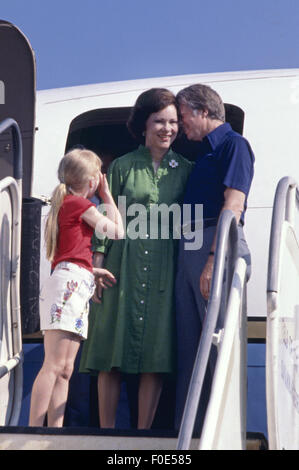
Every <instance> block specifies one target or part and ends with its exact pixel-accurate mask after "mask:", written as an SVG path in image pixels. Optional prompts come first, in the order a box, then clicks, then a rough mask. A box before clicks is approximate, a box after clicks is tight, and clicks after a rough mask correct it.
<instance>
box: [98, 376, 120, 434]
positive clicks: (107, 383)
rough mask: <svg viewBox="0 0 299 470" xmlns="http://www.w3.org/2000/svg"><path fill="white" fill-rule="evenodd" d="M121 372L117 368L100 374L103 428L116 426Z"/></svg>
mask: <svg viewBox="0 0 299 470" xmlns="http://www.w3.org/2000/svg"><path fill="white" fill-rule="evenodd" d="M120 387H121V374H120V372H118V371H117V370H111V371H110V372H100V373H99V376H98V396H99V415H100V426H101V428H114V427H115V418H116V410H117V405H118V401H119V396H120Z"/></svg>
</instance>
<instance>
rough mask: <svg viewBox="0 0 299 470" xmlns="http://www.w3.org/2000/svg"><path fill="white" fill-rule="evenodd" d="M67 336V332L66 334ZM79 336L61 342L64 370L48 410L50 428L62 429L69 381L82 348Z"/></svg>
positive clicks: (57, 380)
mask: <svg viewBox="0 0 299 470" xmlns="http://www.w3.org/2000/svg"><path fill="white" fill-rule="evenodd" d="M65 333H66V334H67V332H65ZM80 342H81V339H80V337H79V336H78V335H75V334H72V333H69V337H67V336H66V337H65V338H63V339H62V341H61V354H64V368H63V370H62V372H61V373H60V374H59V375H58V377H57V379H56V382H55V385H54V388H53V392H52V396H51V401H50V404H49V408H48V426H49V427H62V426H63V419H64V412H65V407H66V402H67V397H68V391H69V381H70V378H71V376H72V373H73V370H74V362H75V359H76V356H77V353H78V350H79V347H80Z"/></svg>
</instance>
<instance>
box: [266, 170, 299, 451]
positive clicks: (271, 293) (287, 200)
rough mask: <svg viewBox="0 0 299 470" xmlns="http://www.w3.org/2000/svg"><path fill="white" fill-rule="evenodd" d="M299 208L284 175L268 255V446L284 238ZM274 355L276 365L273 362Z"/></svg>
mask: <svg viewBox="0 0 299 470" xmlns="http://www.w3.org/2000/svg"><path fill="white" fill-rule="evenodd" d="M296 209H297V213H298V211H299V186H298V184H297V181H296V180H295V179H294V178H292V177H289V176H285V177H284V178H282V179H281V180H280V181H279V183H278V185H277V188H276V192H275V197H274V204H273V213H272V222H271V232H270V243H269V257H268V277H267V338H266V344H267V350H266V396H267V421H268V435H269V447H270V449H275V448H276V446H277V442H276V432H275V431H274V430H275V429H276V421H277V416H276V410H275V402H276V400H275V398H276V396H275V387H274V386H273V384H274V383H275V381H276V380H277V371H276V370H274V369H273V365H275V366H277V360H278V359H277V352H276V349H275V348H276V345H277V343H278V341H279V337H278V335H279V333H278V329H277V321H279V319H278V316H277V308H278V293H279V265H280V257H281V250H280V247H281V237H282V231H283V226H284V222H289V224H290V225H291V226H292V227H293V228H294V219H295V213H296ZM272 358H274V359H273V361H274V362H273V364H272Z"/></svg>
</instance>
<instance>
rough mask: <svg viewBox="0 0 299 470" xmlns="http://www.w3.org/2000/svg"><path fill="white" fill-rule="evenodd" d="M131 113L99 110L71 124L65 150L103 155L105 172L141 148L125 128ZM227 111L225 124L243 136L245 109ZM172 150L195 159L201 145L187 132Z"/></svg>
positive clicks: (78, 117)
mask: <svg viewBox="0 0 299 470" xmlns="http://www.w3.org/2000/svg"><path fill="white" fill-rule="evenodd" d="M130 110H131V108H130V107H126V108H107V109H96V110H92V111H89V112H87V113H84V114H81V115H79V116H77V117H76V118H75V119H74V120H73V121H72V123H71V125H70V129H69V135H68V139H67V144H66V151H67V150H69V149H71V148H72V147H75V146H77V145H83V146H84V147H85V148H88V149H90V150H93V151H94V152H96V153H97V154H98V155H100V156H101V158H102V160H103V171H104V172H105V171H106V170H107V168H108V166H109V164H110V162H111V161H112V160H114V159H115V158H117V157H120V156H121V155H124V154H125V153H127V152H130V151H132V150H133V149H135V148H136V147H137V146H138V144H137V143H136V141H135V140H134V139H133V137H132V136H131V135H130V133H129V131H128V129H127V126H126V122H127V119H128V117H129V113H130ZM225 111H226V121H227V122H229V123H230V124H231V126H232V128H233V129H234V130H235V131H237V132H239V133H240V134H242V133H243V124H244V112H243V111H242V109H241V108H239V107H238V106H235V105H232V104H225ZM172 147H173V149H174V150H175V151H176V152H178V153H181V154H182V155H183V156H185V157H186V158H188V159H189V160H195V159H196V156H197V147H198V143H197V142H191V141H188V139H187V138H186V136H185V135H184V133H181V135H179V137H178V138H177V139H176V141H175V142H174V144H173V146H172Z"/></svg>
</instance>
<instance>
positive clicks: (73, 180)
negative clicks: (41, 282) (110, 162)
mask: <svg viewBox="0 0 299 470" xmlns="http://www.w3.org/2000/svg"><path fill="white" fill-rule="evenodd" d="M101 166H102V161H101V160H100V158H99V157H98V156H97V155H96V154H95V153H94V152H92V151H91V150H81V149H74V150H71V151H70V152H68V153H66V154H65V156H64V157H63V158H62V160H61V161H60V163H59V167H58V179H59V181H60V184H58V186H56V188H55V189H54V191H53V194H52V198H51V209H50V211H49V215H48V218H47V222H46V226H45V241H46V248H47V258H48V260H49V261H53V259H54V256H55V252H56V246H57V238H58V230H59V227H58V213H59V210H60V208H61V205H62V203H63V200H64V198H65V196H66V195H67V194H71V193H72V192H75V193H76V192H80V191H81V190H82V189H84V187H85V186H86V184H87V183H88V181H89V179H90V178H92V177H94V176H96V175H97V174H98V173H99V171H101Z"/></svg>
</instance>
